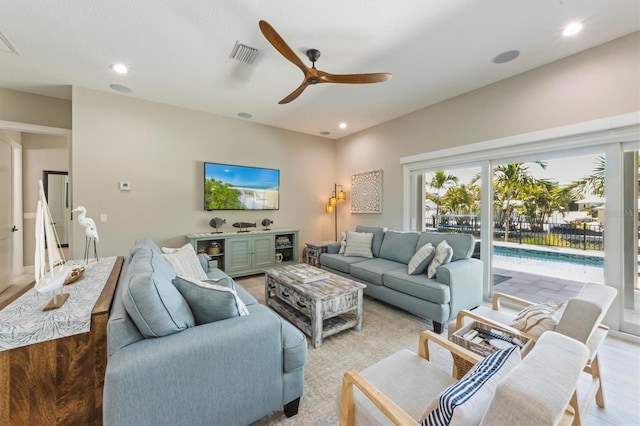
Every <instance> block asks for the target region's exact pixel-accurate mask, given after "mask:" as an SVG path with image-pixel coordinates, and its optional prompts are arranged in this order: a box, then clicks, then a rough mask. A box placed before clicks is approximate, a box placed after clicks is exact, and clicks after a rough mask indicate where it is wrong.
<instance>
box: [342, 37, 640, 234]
mask: <svg viewBox="0 0 640 426" xmlns="http://www.w3.org/2000/svg"><path fill="white" fill-rule="evenodd" d="M471 74H472V71H470V77H471V76H472V75H471ZM636 111H640V33H634V34H631V35H629V36H626V37H623V38H620V39H617V40H614V41H612V42H610V43H607V44H604V45H601V46H598V47H595V48H593V49H590V50H587V51H585V52H582V53H579V54H576V55H574V56H571V57H569V58H566V59H563V60H560V61H557V62H554V63H551V64H548V65H545V66H543V67H540V68H536V69H534V70H531V71H529V72H526V73H523V74H520V75H517V76H515V77H512V78H509V79H506V80H503V81H500V82H498V83H495V84H492V85H490V86H486V87H483V88H481V89H478V90H475V91H473V92H470V93H467V94H464V95H461V96H458V97H456V98H452V99H449V100H447V101H444V102H441V103H439V104H436V105H433V106H431V107H428V108H425V109H422V110H420V111H417V112H415V113H412V114H409V115H406V116H403V117H400V118H398V119H395V120H392V121H389V122H387V123H384V124H382V125H379V126H376V127H372V128H370V129H367V130H364V131H362V132H359V133H358V134H355V135H351V136H349V137H346V138H343V139H341V140H339V141H338V143H337V158H338V167H337V169H336V176H337V177H336V179H337V180H338V183H342V184H345V185H347V187H350V185H351V182H350V179H351V178H350V176H351V174H353V173H355V172H362V171H368V170H376V169H383V209H382V214H350V213H348V211H349V209H348V208H346V209H343V210H342V211H343V215H341V216H342V217H341V219H340V221H339V224H340V225H341V226H340V227H341V228H344V229H353V228H354V227H355V225H356V224H370V225H385V226H387V227H389V228H391V229H402V226H403V223H402V185H403V182H402V166H401V165H400V158H401V157H404V156H409V155H414V154H419V153H426V152H430V151H435V150H439V149H444V148H449V147H453V146H459V145H465V144H470V143H474V142H481V141H485V140H491V139H496V138H500V137H505V136H510V135H516V134H521V133H527V132H531V131H535V130H543V129H549V128H553V127H558V126H563V125H568V124H573V123H578V122H584V121H589V120H594V119H598V118H604V117H609V116H614V115H619V114H625V113H630V112H636Z"/></svg>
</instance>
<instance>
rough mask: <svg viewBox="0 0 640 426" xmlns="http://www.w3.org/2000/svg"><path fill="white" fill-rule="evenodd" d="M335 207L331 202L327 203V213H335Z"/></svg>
mask: <svg viewBox="0 0 640 426" xmlns="http://www.w3.org/2000/svg"><path fill="white" fill-rule="evenodd" d="M333 209H334V207H333V206H332V205H331V204H327V206H326V212H327V213H333Z"/></svg>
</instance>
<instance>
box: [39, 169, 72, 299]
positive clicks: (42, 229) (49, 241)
mask: <svg viewBox="0 0 640 426" xmlns="http://www.w3.org/2000/svg"><path fill="white" fill-rule="evenodd" d="M38 185H39V199H38V209H37V211H36V249H35V262H34V263H35V281H36V282H35V289H36V291H38V292H39V293H48V292H54V293H53V299H51V301H50V302H49V304H47V306H45V308H44V309H43V310H45V311H48V310H51V309H57V308H59V307H60V306H62V304H63V303H64V302H65V301H66V300H67V298H68V297H69V294H66V293H64V294H63V293H62V290H61V289H62V286H63V284H64V281H65V280H66V279H67V276H68V275H69V267H68V266H67V265H66V260H65V258H64V254H63V253H62V250H61V249H60V240H59V239H58V234H57V233H56V230H55V227H54V226H53V220H52V219H51V212H50V211H49V205H48V204H47V198H46V196H45V194H44V188H43V186H42V181H41V180H40V181H38Z"/></svg>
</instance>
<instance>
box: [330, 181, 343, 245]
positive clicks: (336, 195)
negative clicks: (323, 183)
mask: <svg viewBox="0 0 640 426" xmlns="http://www.w3.org/2000/svg"><path fill="white" fill-rule="evenodd" d="M338 188H340V191H338ZM346 199H347V193H346V192H344V191H343V190H342V185H337V184H333V192H332V193H331V197H329V203H327V207H326V210H325V211H326V212H327V213H333V223H334V227H335V231H334V241H338V201H344V200H346Z"/></svg>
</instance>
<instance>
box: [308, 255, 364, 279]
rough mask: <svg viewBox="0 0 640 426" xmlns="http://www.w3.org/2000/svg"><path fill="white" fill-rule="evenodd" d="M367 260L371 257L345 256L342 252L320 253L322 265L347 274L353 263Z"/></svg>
mask: <svg viewBox="0 0 640 426" xmlns="http://www.w3.org/2000/svg"><path fill="white" fill-rule="evenodd" d="M365 260H369V259H368V258H366V257H345V256H344V255H342V254H329V253H322V254H321V255H320V265H322V266H323V267H324V266H326V267H327V268H331V269H334V270H336V271H340V272H344V273H345V274H348V273H349V271H350V269H351V265H353V264H355V263H359V262H362V261H365Z"/></svg>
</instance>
